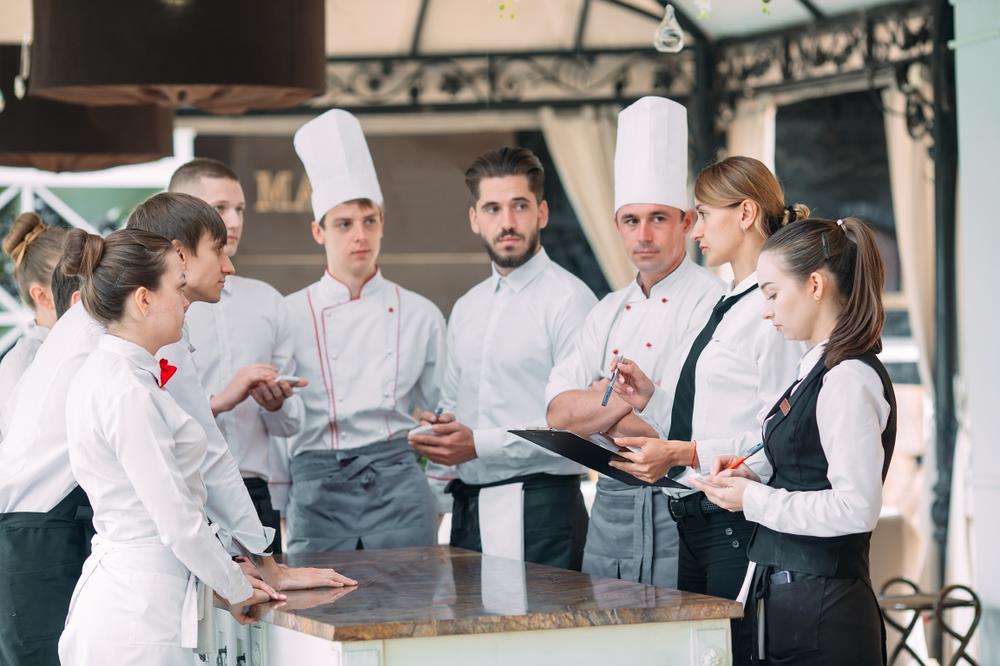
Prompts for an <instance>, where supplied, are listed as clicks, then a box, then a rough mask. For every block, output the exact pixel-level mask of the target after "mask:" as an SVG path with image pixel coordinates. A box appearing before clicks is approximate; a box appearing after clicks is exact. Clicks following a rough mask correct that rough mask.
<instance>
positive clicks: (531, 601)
mask: <svg viewBox="0 0 1000 666" xmlns="http://www.w3.org/2000/svg"><path fill="white" fill-rule="evenodd" d="M287 562H288V564H289V565H291V566H322V567H333V568H335V569H336V570H337V571H339V572H341V573H343V574H344V575H347V576H350V577H352V578H354V579H356V580H357V581H358V583H359V585H358V587H357V588H345V589H341V590H335V589H331V590H311V591H304V592H292V593H289V595H288V602H287V604H286V605H285V606H284V607H281V608H274V609H271V610H268V611H266V613H263V615H262V618H261V619H262V621H264V622H268V623H270V624H273V625H277V626H281V627H286V628H288V629H294V630H296V631H301V632H304V633H307V634H310V635H313V636H317V637H319V638H324V639H327V640H336V641H362V640H384V639H392V638H417V637H426V636H445V635H456V634H479V633H496V632H509V631H529V630H535V629H566V628H572V627H591V626H603V625H618V624H640V623H648V622H684V621H693V620H710V619H726V618H734V617H739V616H740V615H741V614H742V612H743V608H742V605H741V604H739V603H737V602H735V601H729V600H725V599H717V598H715V597H708V596H704V595H700V594H692V593H689V592H680V591H678V590H672V589H667V588H658V587H653V586H651V585H643V584H640V583H630V582H627V581H621V580H614V579H610V578H600V577H597V576H590V575H587V574H581V573H578V572H575V571H566V570H563V569H556V568H553V567H547V566H541V565H538V564H530V563H523V562H518V561H515V560H508V559H504V558H499V557H489V556H484V555H480V554H479V553H474V552H471V551H467V550H461V549H457V548H449V547H447V546H441V547H435V548H400V549H392V550H370V551H350V552H337V553H323V554H307V555H292V556H289V557H288V558H287Z"/></svg>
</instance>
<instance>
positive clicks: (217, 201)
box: [169, 158, 308, 553]
mask: <svg viewBox="0 0 1000 666" xmlns="http://www.w3.org/2000/svg"><path fill="white" fill-rule="evenodd" d="M169 190H170V191H171V192H183V193H184V194H190V195H191V196H194V197H198V198H199V199H201V200H202V201H204V202H206V203H208V204H209V205H211V206H212V207H213V208H215V210H217V211H218V212H219V215H220V216H221V217H222V221H223V222H224V223H225V225H226V234H227V238H226V246H225V252H226V256H227V257H229V258H230V259H231V258H232V257H233V256H235V255H236V251H237V249H238V247H239V243H240V239H241V238H242V236H243V211H244V208H245V207H246V201H245V197H244V194H243V187H242V186H241V185H240V182H239V179H238V178H237V176H236V174H235V173H234V172H233V170H232V169H230V168H229V167H228V166H226V165H225V164H223V163H221V162H217V161H215V160H210V159H205V158H198V159H195V160H192V161H190V162H188V163H187V164H184V165H182V166H181V167H179V168H178V169H177V171H175V172H174V175H173V176H172V177H171V178H170V187H169ZM184 322H185V324H186V326H187V329H188V335H189V336H190V341H191V344H192V346H193V347H194V352H193V356H194V360H195V364H196V365H197V366H198V376H199V378H200V379H201V383H202V384H203V385H204V386H205V389H206V390H207V391H208V392H209V401H210V404H211V406H212V413H213V414H215V422H216V423H217V424H218V426H219V430H221V431H222V434H223V436H224V437H225V438H226V442H227V443H228V444H229V448H230V450H231V451H232V452H233V457H234V458H235V459H236V464H237V465H239V468H240V474H241V475H242V476H243V482H244V483H245V484H246V486H247V491H248V492H249V493H250V498H251V499H252V500H253V503H254V508H256V509H257V515H258V516H260V520H261V522H262V523H263V524H264V525H266V526H268V527H271V528H274V529H275V531H276V534H275V539H274V544H273V548H272V550H273V552H275V553H280V552H281V532H280V529H281V528H280V520H279V514H278V511H276V510H275V507H273V506H272V501H271V493H270V491H269V489H268V484H269V483H270V484H275V485H276V486H278V488H277V489H276V492H277V493H280V494H281V495H282V498H283V497H284V494H285V490H286V489H287V484H288V476H287V471H286V470H285V465H284V456H283V455H280V451H278V450H275V451H272V446H271V442H272V438H273V437H288V436H289V435H294V434H295V433H297V432H298V431H299V428H301V427H302V419H303V416H304V408H303V406H302V400H301V398H299V397H298V396H296V395H294V393H293V392H292V389H293V385H292V384H291V383H289V381H288V380H287V379H284V378H286V377H291V376H294V375H295V362H294V361H293V360H292V338H291V330H290V329H291V323H290V322H289V320H288V316H287V312H286V308H285V302H284V298H283V297H282V295H281V294H280V293H278V291H277V290H276V289H274V288H273V287H271V286H270V285H269V284H267V283H265V282H261V281H260V280H253V279H250V278H244V277H239V276H237V275H230V276H227V277H226V283H225V286H224V287H223V288H222V297H221V300H220V301H219V302H218V303H214V304H213V303H205V302H201V303H192V304H191V307H190V308H188V311H187V316H186V317H185V320H184ZM279 377H281V379H279ZM307 383H308V382H307V381H306V380H304V379H303V380H302V381H301V382H296V383H295V385H294V386H298V387H301V386H305V384H307ZM281 505H282V506H283V502H282V503H281Z"/></svg>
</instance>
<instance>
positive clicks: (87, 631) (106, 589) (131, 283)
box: [59, 229, 271, 666]
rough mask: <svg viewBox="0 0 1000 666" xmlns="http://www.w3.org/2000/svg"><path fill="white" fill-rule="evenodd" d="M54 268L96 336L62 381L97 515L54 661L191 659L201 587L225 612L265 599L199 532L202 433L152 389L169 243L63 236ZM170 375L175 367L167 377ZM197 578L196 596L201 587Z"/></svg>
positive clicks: (241, 615) (170, 268)
mask: <svg viewBox="0 0 1000 666" xmlns="http://www.w3.org/2000/svg"><path fill="white" fill-rule="evenodd" d="M62 269H63V270H64V271H65V272H66V274H67V275H70V276H72V275H78V276H80V278H81V280H82V285H81V289H80V295H81V300H82V301H83V306H84V308H86V310H87V312H88V313H89V314H90V315H91V316H92V317H93V318H94V319H96V320H98V321H99V322H100V323H101V324H103V325H104V326H105V327H106V329H107V333H106V334H104V335H102V336H101V338H100V340H99V342H98V343H97V349H96V350H94V351H93V352H92V353H91V355H90V356H89V357H88V358H87V360H86V361H85V362H84V363H83V365H82V366H81V367H80V369H79V371H78V372H77V373H76V375H75V377H74V378H73V380H72V382H71V384H70V387H69V393H68V400H67V404H69V405H71V406H72V407H71V408H69V409H67V410H66V420H67V431H68V439H69V458H70V466H71V467H72V471H73V475H74V477H75V478H76V479H77V481H78V482H79V484H80V486H81V487H82V488H83V490H84V491H85V492H86V493H87V495H88V496H89V497H90V502H91V505H92V506H93V510H94V527H95V529H96V531H97V535H96V536H95V537H94V539H93V542H92V546H93V551H92V553H91V555H90V557H89V558H87V560H86V562H85V563H84V565H83V572H82V573H81V575H80V580H79V582H78V583H77V585H76V589H75V590H74V592H73V597H72V600H71V601H70V606H69V615H68V617H67V620H66V627H65V630H64V631H63V634H62V637H61V638H60V641H59V657H60V660H61V663H62V664H63V665H64V666H72V665H74V664H112V663H128V664H133V663H134V664H140V663H141V664H155V665H160V666H168V665H169V666H172V665H175V664H176V665H178V666H180V665H181V664H188V663H190V662H191V661H192V660H193V658H194V655H193V653H192V652H191V650H190V648H193V647H195V646H196V644H197V623H198V617H197V615H198V611H197V609H198V607H199V606H200V605H203V604H206V603H207V606H203V607H206V608H210V607H211V603H212V602H211V596H210V595H211V592H208V594H209V597H208V598H207V599H205V598H202V599H199V596H198V595H199V594H200V593H201V592H202V590H207V589H208V588H211V589H213V590H215V591H216V592H217V593H218V594H219V596H220V597H222V598H224V599H226V600H228V602H229V604H230V612H231V613H232V614H233V615H234V617H236V618H237V619H238V620H240V621H248V620H249V618H247V617H246V615H245V612H244V610H243V609H244V606H246V605H250V604H254V603H259V602H262V601H267V600H269V599H270V598H271V595H269V594H268V593H267V592H266V591H263V590H261V589H254V587H252V586H251V583H250V582H249V581H248V578H247V576H245V575H244V574H243V572H242V571H241V569H240V567H239V565H237V564H236V563H235V562H233V560H232V559H231V557H230V556H229V554H228V553H227V552H226V549H225V548H224V547H223V546H222V543H221V542H220V541H219V540H218V538H216V536H215V530H213V528H212V527H211V526H210V525H209V522H208V520H207V517H206V513H205V500H206V497H207V491H206V488H205V483H204V481H203V480H202V476H201V473H200V468H201V465H202V461H203V460H204V458H205V454H206V438H205V431H204V429H203V428H202V427H201V426H200V425H198V423H197V422H196V421H195V420H194V418H192V417H191V416H189V415H188V414H187V413H186V412H184V411H183V410H182V409H181V408H180V407H178V405H177V403H176V402H174V399H173V398H172V397H171V394H170V393H169V392H167V391H164V390H162V389H163V387H164V385H165V384H166V383H167V382H168V381H169V380H170V376H171V374H172V372H171V369H172V368H171V366H170V364H169V362H165V361H164V360H160V361H159V362H158V361H157V359H156V357H155V354H156V353H157V351H158V350H159V349H160V348H162V347H164V346H166V345H169V344H171V343H174V342H176V341H177V340H179V339H180V338H181V327H182V325H183V322H184V312H185V310H186V309H187V306H188V299H187V298H186V296H185V293H184V290H185V286H186V278H185V274H184V266H183V263H182V261H181V258H180V255H179V254H178V253H177V251H176V250H175V249H174V246H173V244H172V243H171V242H170V241H168V240H166V239H164V238H161V237H160V236H157V235H156V234H153V233H150V232H148V231H142V230H137V229H124V230H121V231H116V232H114V233H112V234H111V235H109V236H108V237H107V238H106V239H103V238H101V237H100V236H94V235H90V234H87V233H85V232H83V231H80V230H74V231H71V232H70V233H69V236H68V238H67V241H66V249H65V257H64V259H63V263H62ZM173 369H176V368H173ZM200 582H204V584H205V585H206V586H208V587H207V588H204V587H202V585H201V584H200Z"/></svg>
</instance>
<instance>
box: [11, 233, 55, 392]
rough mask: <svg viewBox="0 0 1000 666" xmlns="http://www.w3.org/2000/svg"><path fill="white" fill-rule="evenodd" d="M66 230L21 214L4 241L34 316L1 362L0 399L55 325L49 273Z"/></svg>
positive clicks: (25, 301)
mask: <svg viewBox="0 0 1000 666" xmlns="http://www.w3.org/2000/svg"><path fill="white" fill-rule="evenodd" d="M65 237H66V230H65V229H62V228H61V227H47V226H45V224H44V223H43V222H42V218H40V217H39V216H38V215H36V214H35V213H21V214H20V215H18V216H17V219H16V220H14V224H13V226H11V228H10V231H9V232H7V235H6V236H5V237H4V239H3V251H4V254H6V255H7V256H8V257H10V259H11V261H12V262H13V264H14V280H15V282H17V290H18V292H19V293H20V295H21V300H22V301H24V304H25V305H27V306H28V307H29V308H31V311H32V312H33V313H34V314H35V317H34V319H33V320H32V321H31V322H30V323H29V324H28V327H27V328H26V329H25V331H24V335H22V336H21V338H20V339H19V340H18V341H17V344H15V345H14V347H13V348H11V350H10V351H8V352H7V354H6V355H5V356H4V357H3V361H0V400H6V399H7V398H8V397H9V396H10V394H11V392H12V391H13V390H14V385H15V384H17V380H18V379H20V378H21V375H22V374H23V373H24V370H25V368H27V367H28V366H29V365H31V361H32V360H34V358H35V353H36V352H37V351H38V348H39V347H41V346H42V342H44V341H45V336H46V335H48V332H49V329H51V328H52V326H53V324H55V323H56V319H57V316H56V307H55V301H54V299H53V296H52V270H53V269H54V268H55V266H56V264H57V263H58V262H59V257H61V256H62V251H63V239H64V238H65Z"/></svg>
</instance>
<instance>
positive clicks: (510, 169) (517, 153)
mask: <svg viewBox="0 0 1000 666" xmlns="http://www.w3.org/2000/svg"><path fill="white" fill-rule="evenodd" d="M504 176H524V177H526V178H527V179H528V187H529V188H530V189H531V193H532V194H534V195H535V201H536V202H538V203H541V202H542V199H544V198H545V168H544V167H542V163H541V161H540V160H539V159H538V157H537V156H536V155H535V154H534V153H533V152H531V151H530V150H528V149H527V148H511V147H510V146H504V147H503V148H496V149H494V150H489V151H487V152H485V153H483V154H482V155H480V156H479V157H477V158H476V159H475V160H473V161H472V165H471V166H470V167H469V168H468V169H466V171H465V186H466V187H468V188H469V195H470V197H471V205H472V206H475V205H476V202H477V201H479V183H480V182H481V181H482V180H483V179H484V178H503V177H504Z"/></svg>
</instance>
